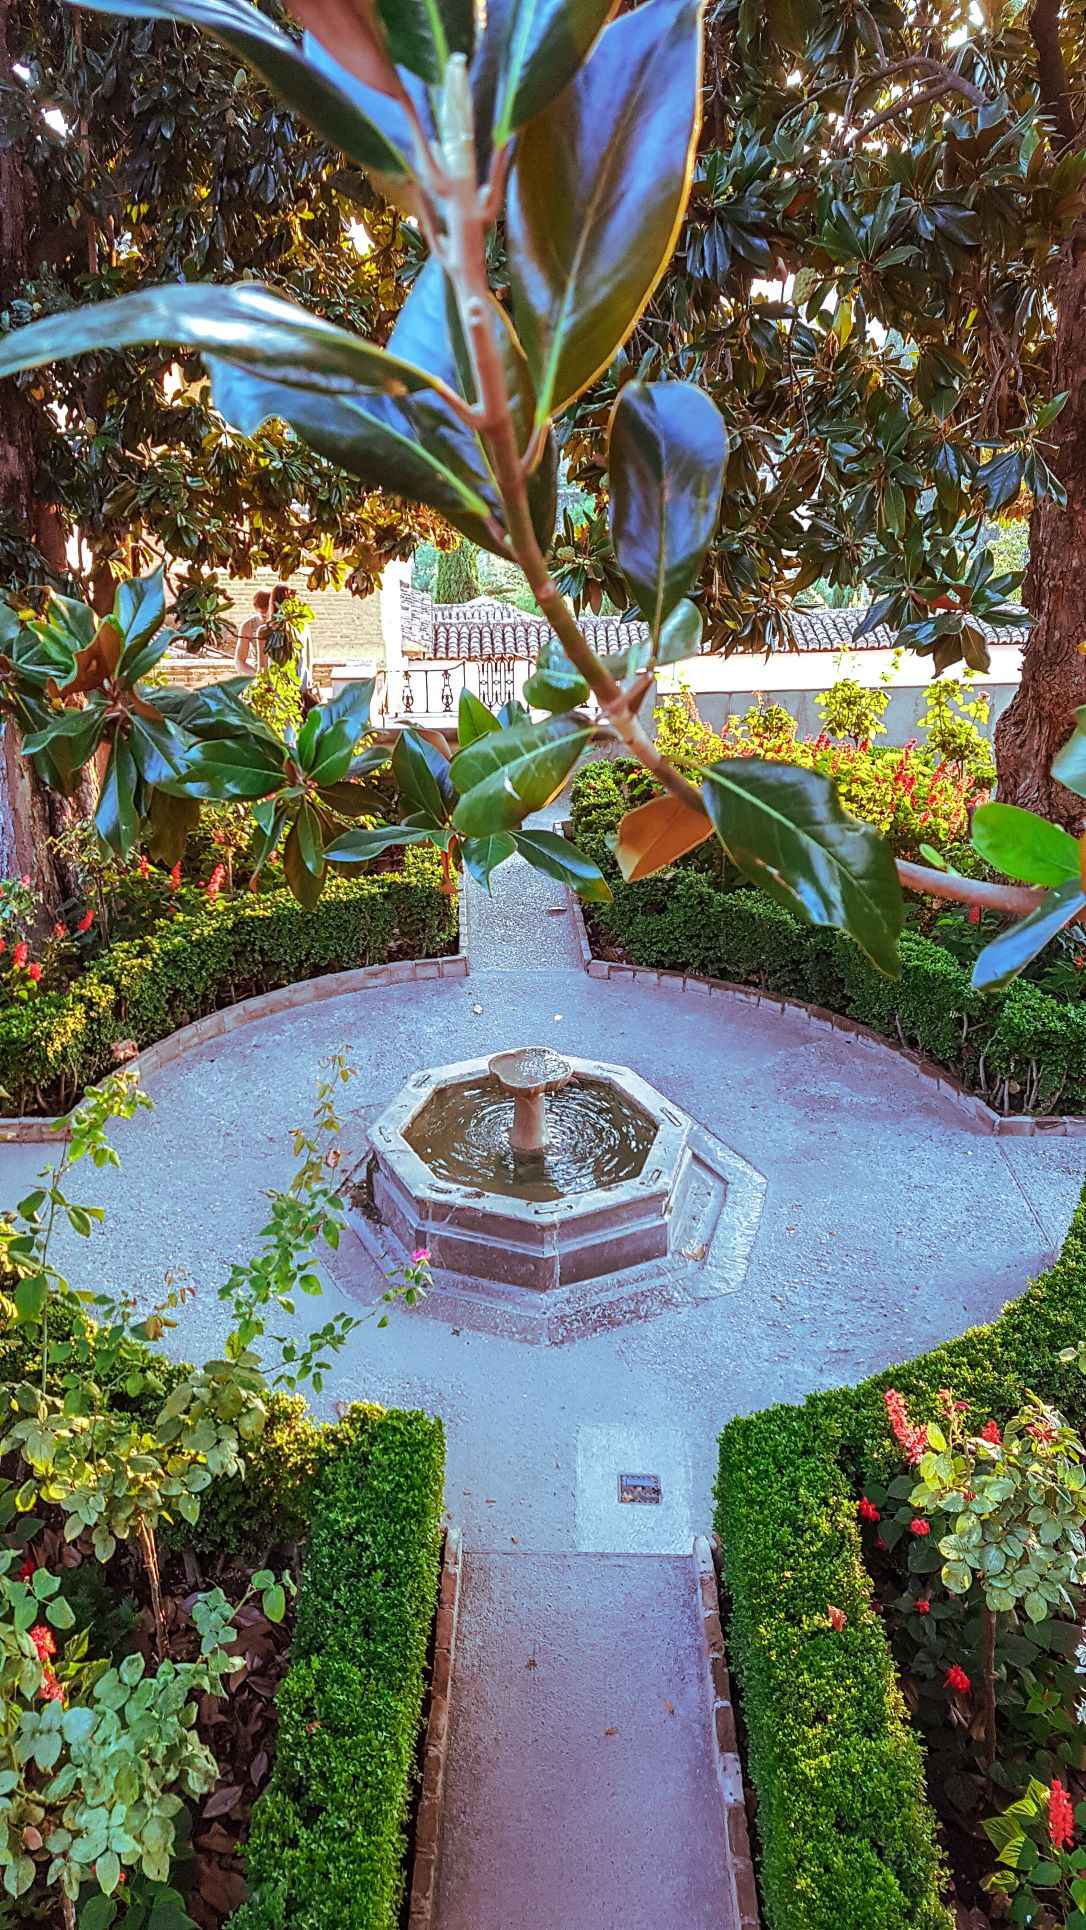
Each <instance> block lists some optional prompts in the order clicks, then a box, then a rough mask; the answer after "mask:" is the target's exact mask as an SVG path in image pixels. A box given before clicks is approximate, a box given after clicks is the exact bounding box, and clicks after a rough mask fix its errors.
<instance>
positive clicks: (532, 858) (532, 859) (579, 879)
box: [514, 828, 612, 905]
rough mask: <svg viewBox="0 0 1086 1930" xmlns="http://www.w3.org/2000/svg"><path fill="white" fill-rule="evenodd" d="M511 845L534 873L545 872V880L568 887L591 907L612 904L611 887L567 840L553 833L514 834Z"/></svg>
mask: <svg viewBox="0 0 1086 1930" xmlns="http://www.w3.org/2000/svg"><path fill="white" fill-rule="evenodd" d="M514 842H515V844H516V847H517V850H518V851H519V852H520V855H521V857H522V858H527V860H528V863H529V864H530V865H533V866H534V867H535V869H536V870H537V871H542V872H545V874H546V876H547V877H548V878H556V879H557V880H558V882H559V884H563V885H570V886H572V888H573V890H574V891H575V892H576V893H577V896H578V897H579V898H584V899H585V900H586V901H587V902H588V903H590V904H594V905H608V904H610V902H611V895H612V894H611V887H610V885H609V884H608V882H607V880H606V878H605V877H604V875H603V873H602V871H601V870H600V868H599V866H598V865H596V864H593V862H592V860H591V858H586V857H585V855H584V852H583V851H578V849H577V846H576V845H575V844H571V843H570V841H569V839H568V838H562V837H559V836H558V834H557V832H555V831H537V830H535V829H534V828H533V829H531V830H528V831H517V832H516V833H515V834H514Z"/></svg>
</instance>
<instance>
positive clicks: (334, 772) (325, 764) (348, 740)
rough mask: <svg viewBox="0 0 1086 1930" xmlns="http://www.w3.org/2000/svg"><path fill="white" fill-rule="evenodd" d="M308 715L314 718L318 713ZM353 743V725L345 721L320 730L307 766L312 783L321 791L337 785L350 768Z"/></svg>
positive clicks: (312, 712) (313, 712)
mask: <svg viewBox="0 0 1086 1930" xmlns="http://www.w3.org/2000/svg"><path fill="white" fill-rule="evenodd" d="M310 715H311V716H314V717H316V716H319V715H320V712H319V711H311V712H310ZM355 742H356V739H355V733H354V725H353V724H352V723H350V722H349V721H348V720H347V719H344V721H343V722H342V723H339V724H333V725H332V727H331V729H329V730H322V731H321V732H320V734H319V736H318V739H317V744H316V749H315V751H314V755H313V761H312V763H311V764H310V766H309V775H310V777H311V778H312V779H313V782H314V783H315V784H319V785H320V786H321V788H322V789H323V788H324V787H325V786H326V785H329V784H339V783H340V782H341V780H342V779H343V778H345V777H346V775H347V772H348V771H349V769H350V767H351V760H352V758H353V757H354V747H355Z"/></svg>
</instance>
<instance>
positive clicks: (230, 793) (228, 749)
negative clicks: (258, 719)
mask: <svg viewBox="0 0 1086 1930" xmlns="http://www.w3.org/2000/svg"><path fill="white" fill-rule="evenodd" d="M284 781H285V780H284V773H283V758H282V753H281V752H279V753H277V752H276V748H275V746H274V745H273V744H268V743H266V742H265V741H264V740H263V738H260V737H257V736H255V735H254V736H249V737H245V738H234V739H230V738H226V739H223V740H221V741H219V740H212V741H211V742H210V743H207V744H198V745H197V746H196V749H195V750H194V751H191V752H190V754H189V756H188V758H187V759H186V762H185V769H184V771H183V772H182V774H181V776H180V778H179V779H178V780H177V785H176V788H177V790H178V791H179V792H180V793H181V794H182V795H184V796H187V797H210V798H250V799H252V798H263V797H267V796H268V794H269V793H270V792H272V791H277V790H279V789H280V787H281V786H282V784H283V783H284Z"/></svg>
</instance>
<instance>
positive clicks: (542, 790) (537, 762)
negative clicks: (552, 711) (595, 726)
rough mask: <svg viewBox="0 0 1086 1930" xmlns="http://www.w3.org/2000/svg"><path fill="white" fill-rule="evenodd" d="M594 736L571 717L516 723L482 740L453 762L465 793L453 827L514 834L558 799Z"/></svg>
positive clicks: (472, 833) (471, 833) (468, 832)
mask: <svg viewBox="0 0 1086 1930" xmlns="http://www.w3.org/2000/svg"><path fill="white" fill-rule="evenodd" d="M591 735H592V727H591V725H586V724H579V723H576V722H575V721H574V719H573V718H571V717H550V718H548V719H547V720H546V722H545V723H541V724H514V725H512V727H511V728H510V729H508V730H503V731H502V732H500V733H499V734H493V735H491V736H488V737H481V738H479V739H478V740H477V742H476V743H474V744H469V745H468V747H467V749H466V750H462V751H459V752H458V753H457V755H456V756H455V757H454V758H453V761H452V779H453V783H454V784H455V785H456V788H457V790H458V791H459V792H460V802H459V804H458V805H457V807H456V810H455V811H454V813H453V825H454V827H455V828H456V830H457V831H459V832H460V833H461V834H462V835H463V836H464V837H469V838H473V837H489V836H491V835H492V834H493V833H494V832H496V831H509V830H512V829H513V827H514V826H516V825H519V824H520V822H521V820H522V819H523V818H526V817H527V815H528V813H529V811H538V810H539V809H540V808H541V807H542V806H543V805H545V804H549V803H550V801H551V799H552V798H554V797H557V795H558V793H559V791H560V790H561V789H562V786H563V784H564V783H565V781H566V778H567V777H568V776H569V773H570V771H571V770H572V769H573V766H574V765H575V764H576V762H577V759H578V758H579V756H580V754H581V752H582V751H583V750H584V748H585V746H586V744H587V743H588V741H589V739H590V738H591Z"/></svg>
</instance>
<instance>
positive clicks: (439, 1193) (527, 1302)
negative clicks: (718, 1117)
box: [352, 1046, 763, 1340]
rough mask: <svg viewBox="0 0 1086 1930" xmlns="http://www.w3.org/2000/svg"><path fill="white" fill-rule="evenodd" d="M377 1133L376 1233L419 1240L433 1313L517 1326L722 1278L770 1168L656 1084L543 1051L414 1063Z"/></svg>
mask: <svg viewBox="0 0 1086 1930" xmlns="http://www.w3.org/2000/svg"><path fill="white" fill-rule="evenodd" d="M367 1139H368V1145H367V1151H366V1154H365V1157H364V1159H363V1161H362V1165H361V1167H360V1168H359V1171H358V1172H357V1173H356V1175H355V1186H354V1188H353V1192H352V1198H353V1200H354V1212H353V1219H354V1224H355V1226H356V1229H357V1231H358V1232H359V1234H360V1235H361V1237H362V1239H363V1240H364V1242H365V1243H366V1245H367V1246H369V1248H370V1249H371V1251H374V1252H375V1253H376V1254H377V1255H378V1257H379V1258H380V1259H381V1260H382V1261H383V1262H384V1263H385V1264H386V1265H389V1263H391V1264H392V1265H393V1266H394V1267H395V1266H399V1265H402V1263H403V1261H404V1259H405V1258H406V1257H407V1256H408V1255H409V1254H411V1253H413V1252H415V1251H417V1250H418V1248H420V1247H424V1248H426V1249H427V1250H428V1251H429V1254H430V1262H431V1266H432V1269H433V1274H434V1292H433V1293H431V1294H430V1295H429V1296H428V1298H427V1300H426V1302H425V1303H424V1306H425V1307H426V1310H428V1311H429V1312H431V1313H434V1312H436V1313H439V1314H442V1315H443V1316H444V1317H446V1318H449V1319H452V1320H455V1321H457V1322H460V1323H462V1324H464V1325H473V1326H480V1327H484V1328H489V1329H490V1330H492V1331H493V1330H497V1331H502V1332H508V1333H511V1334H514V1335H516V1336H517V1337H522V1338H539V1339H548V1340H562V1339H570V1338H575V1337H576V1335H577V1334H578V1333H579V1332H587V1331H591V1330H592V1328H593V1327H594V1326H595V1325H598V1324H600V1322H601V1319H603V1318H605V1319H606V1324H614V1321H615V1320H616V1319H627V1318H633V1317H644V1316H645V1315H646V1314H649V1313H653V1312H658V1311H662V1310H663V1308H664V1307H666V1306H675V1305H681V1304H683V1303H684V1302H685V1301H689V1300H691V1299H701V1298H705V1297H707V1295H709V1294H712V1293H717V1292H721V1291H727V1290H730V1289H729V1288H728V1287H727V1284H726V1283H727V1282H728V1281H729V1280H731V1279H733V1278H734V1277H735V1276H736V1270H737V1269H738V1271H739V1274H740V1275H741V1273H742V1270H743V1269H744V1268H745V1264H746V1254H747V1251H748V1250H749V1245H750V1241H751V1239H752V1238H753V1231H754V1227H755V1226H756V1224H757V1217H758V1213H759V1212H760V1205H761V1188H762V1185H763V1182H762V1181H761V1178H760V1176H759V1175H757V1174H756V1173H755V1172H754V1170H753V1168H751V1167H749V1166H747V1165H746V1162H745V1161H742V1160H739V1159H738V1158H737V1156H736V1155H735V1154H732V1153H730V1152H729V1151H728V1149H727V1148H726V1147H724V1146H722V1145H721V1143H720V1142H719V1141H718V1140H716V1139H715V1138H713V1137H712V1135H710V1134H708V1133H706V1131H705V1130H704V1128H702V1127H700V1126H698V1125H696V1123H695V1122H694V1121H693V1120H691V1119H690V1118H689V1117H688V1115H687V1114H686V1113H685V1112H683V1111H682V1110H681V1108H680V1107H678V1106H676V1105H675V1104H674V1103H673V1102H672V1101H671V1100H670V1099H667V1098H665V1096H664V1095H663V1094H662V1093H661V1092H658V1091H657V1090H656V1088H655V1087H654V1086H651V1085H649V1083H648V1081H647V1080H645V1079H642V1078H640V1077H639V1075H638V1074H637V1073H635V1072H633V1071H631V1070H630V1068H629V1067H627V1066H620V1065H611V1064H609V1063H606V1062H603V1061H599V1060H589V1059H579V1058H572V1057H570V1058H565V1057H563V1056H561V1055H560V1054H559V1053H557V1052H555V1051H554V1050H553V1049H552V1048H551V1047H549V1046H527V1047H518V1048H516V1049H513V1050H509V1051H504V1052H499V1053H496V1054H494V1055H492V1056H491V1057H489V1058H478V1059H465V1060H461V1061H459V1062H457V1063H456V1064H453V1065H444V1066H436V1067H430V1068H427V1069H425V1070H423V1071H419V1072H416V1073H415V1074H414V1076H413V1077H412V1078H411V1079H409V1080H408V1082H407V1084H406V1085H405V1086H404V1087H403V1089H402V1091H401V1092H399V1093H398V1095H397V1096H396V1098H395V1099H393V1100H392V1102H391V1104H389V1105H387V1106H386V1107H385V1108H384V1110H383V1111H381V1112H380V1113H379V1114H378V1116H377V1117H376V1118H375V1119H374V1120H373V1122H372V1123H371V1125H370V1127H369V1131H368V1135H367ZM726 1205H727V1206H728V1207H729V1208H730V1219H729V1224H728V1225H727V1226H725V1225H724V1220H725V1217H726V1215H725V1207H726ZM695 1275H697V1276H698V1282H695V1279H694V1276H695Z"/></svg>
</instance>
